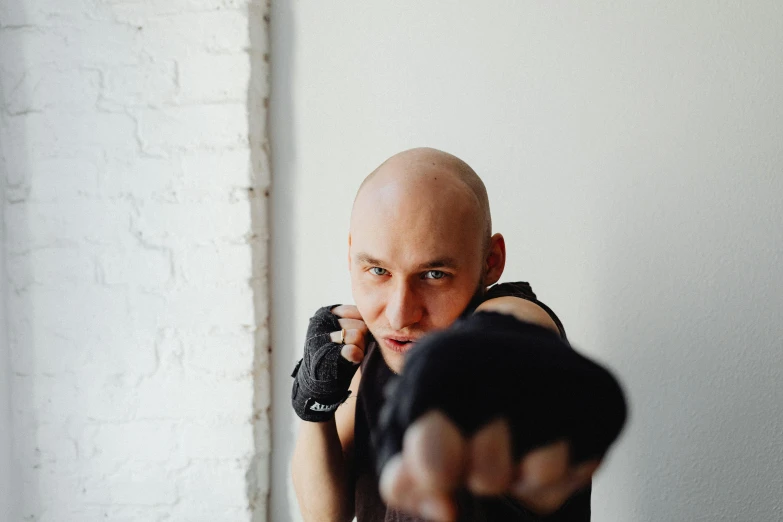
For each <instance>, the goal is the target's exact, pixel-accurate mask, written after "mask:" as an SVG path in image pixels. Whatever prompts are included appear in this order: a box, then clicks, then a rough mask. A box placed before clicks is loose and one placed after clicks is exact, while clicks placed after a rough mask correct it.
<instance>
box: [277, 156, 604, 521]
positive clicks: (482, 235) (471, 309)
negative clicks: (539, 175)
mask: <svg viewBox="0 0 783 522" xmlns="http://www.w3.org/2000/svg"><path fill="white" fill-rule="evenodd" d="M505 261H506V248H505V243H504V239H503V236H502V235H500V234H494V235H493V234H492V223H491V217H490V209H489V200H488V198H487V193H486V189H485V187H484V184H483V183H482V181H481V179H480V178H479V177H478V176H477V175H476V173H475V172H474V171H473V169H471V168H470V167H469V166H468V165H467V164H466V163H465V162H463V161H462V160H460V159H459V158H457V157H455V156H452V155H450V154H447V153H445V152H442V151H438V150H434V149H429V148H420V149H412V150H408V151H405V152H402V153H400V154H397V155H395V156H393V157H391V158H390V159H388V160H387V161H386V162H384V163H383V164H382V165H381V166H380V167H378V168H377V169H376V170H375V171H374V172H373V173H371V174H370V175H369V176H368V177H367V178H366V179H365V181H364V182H363V183H362V185H361V187H360V189H359V191H358V193H357V196H356V199H355V201H354V205H353V209H352V213H351V222H350V231H349V235H348V267H349V270H350V274H351V287H352V293H353V298H354V300H355V303H356V304H355V305H340V306H333V307H325V308H323V309H321V310H320V311H319V313H317V314H316V316H314V317H313V319H311V323H310V329H309V330H308V344H307V346H306V348H305V357H304V358H303V361H300V365H301V368H300V365H298V366H297V368H296V370H295V371H294V376H295V384H294V390H293V394H292V395H293V403H294V408H295V409H296V411H297V413H298V414H299V416H300V417H302V419H304V422H302V424H301V426H300V429H299V433H298V437H297V440H296V446H295V450H294V456H293V461H292V475H293V482H294V488H295V491H296V495H297V498H298V501H299V504H300V507H301V512H302V515H303V517H304V519H305V520H307V521H350V520H351V519H353V517H354V516H356V517H357V520H358V522H382V521H415V520H422V519H427V520H442V521H451V520H457V519H458V518H459V519H460V520H539V519H546V520H553V521H554V520H558V521H566V520H567V521H580V522H581V521H586V520H589V518H590V505H589V499H590V489H589V486H590V481H591V478H592V476H593V474H594V473H595V471H596V469H597V468H598V466H599V463H600V459H599V458H589V459H582V460H581V461H578V462H575V461H574V459H573V458H572V456H573V455H572V449H573V448H571V445H570V441H569V440H568V439H567V438H562V437H561V438H558V439H556V440H548V442H547V443H546V444H543V445H538V446H537V447H535V448H528V449H529V451H527V452H526V453H525V454H524V455H516V456H515V455H514V452H513V451H512V448H513V447H515V446H514V445H515V441H516V442H518V440H519V436H518V434H517V435H515V434H514V433H513V431H514V429H513V428H512V426H515V425H516V424H513V422H512V421H513V419H512V418H511V417H510V416H512V415H513V414H512V413H509V414H508V415H509V416H506V417H505V418H504V416H503V412H502V411H501V412H499V414H498V415H495V418H492V419H490V420H489V421H488V422H487V423H486V424H484V425H479V426H476V427H474V428H471V429H470V430H466V426H465V425H464V423H463V424H460V421H458V420H457V419H455V417H460V414H458V415H453V414H451V413H449V412H448V411H446V410H447V409H444V408H434V407H433V409H431V410H429V411H427V407H426V406H424V412H423V413H422V414H417V415H416V416H415V417H410V419H409V420H410V424H407V422H408V421H404V422H403V425H401V426H400V425H399V423H398V425H397V427H396V428H394V427H393V426H392V425H390V424H388V422H389V421H388V420H387V421H384V420H383V419H381V418H379V415H380V412H381V410H382V409H383V408H387V409H390V412H388V413H387V414H386V415H385V417H386V419H389V418H392V417H393V418H395V419H398V418H402V417H401V415H402V414H400V413H399V411H402V410H401V408H403V409H404V407H405V404H407V403H405V401H406V400H407V401H410V400H415V401H418V403H422V401H424V402H423V403H426V401H427V395H428V393H429V392H428V391H427V390H428V386H432V385H433V384H434V385H437V384H438V383H431V382H427V379H430V380H432V379H433V378H432V377H430V378H427V377H426V372H425V373H422V374H421V377H420V376H419V375H418V374H413V373H406V372H405V365H406V354H408V353H409V352H410V356H411V357H412V356H413V355H414V354H416V353H417V350H419V349H421V351H422V352H421V354H419V359H422V358H424V359H426V358H427V357H434V356H430V355H427V353H425V352H427V350H429V351H431V352H433V353H436V351H437V350H438V349H439V347H438V346H437V343H438V335H452V334H451V333H449V332H450V329H453V328H454V326H453V325H455V322H457V321H458V320H461V321H462V320H466V319H465V318H466V317H467V321H470V320H471V319H472V317H473V316H475V317H478V316H479V315H481V316H483V317H484V319H483V320H485V321H487V320H488V321H490V322H488V323H484V324H483V325H474V326H470V324H468V325H467V326H462V328H463V330H464V329H465V328H467V329H468V330H469V329H470V328H471V327H472V328H478V329H479V331H482V332H484V333H487V334H488V333H490V332H494V330H495V328H496V327H495V325H496V324H497V325H498V326H497V329H499V330H502V329H505V328H511V329H512V331H511V332H510V333H509V332H506V334H507V335H506V334H504V335H506V336H505V337H503V339H517V338H519V339H526V341H524V344H526V345H530V344H534V345H536V346H538V344H539V343H538V341H537V340H538V339H541V343H540V345H541V346H549V345H550V344H552V343H561V344H563V345H566V344H567V343H566V341H565V331H564V329H563V326H562V324H561V322H560V320H559V319H558V318H557V316H556V315H555V314H554V312H552V310H551V309H549V308H548V307H547V306H546V305H544V304H543V303H541V302H540V301H538V300H537V299H536V296H535V294H534V293H533V291H532V289H531V288H530V286H529V285H528V284H527V283H505V284H496V283H497V282H498V280H499V279H500V277H501V274H502V273H503V269H504V266H505ZM493 285H494V286H493ZM493 312H494V314H493ZM499 314H501V315H502V316H504V317H506V318H512V322H513V324H512V322H509V321H508V320H506V321H505V323H503V322H497V323H493V322H492V321H502V319H498V317H497V316H498V315H499ZM487 325H488V326H487ZM526 328H527V330H526ZM482 329H483V330H482ZM515 329H517V330H519V332H522V333H523V334H524V335H526V336H527V337H513V336H514V335H517V330H515ZM468 330H466V331H468ZM454 335H457V337H456V339H457V343H456V344H460V343H459V340H460V339H461V338H462V337H460V335H463V334H459V333H457V334H454ZM509 336H511V337H509ZM531 336H532V337H531ZM467 337H468V336H465V338H466V339H467ZM433 339H434V341H430V340H433ZM454 339H455V338H454V337H451V338H449V341H448V342H449V343H452V344H454ZM530 339H533V341H530ZM504 342H505V341H504ZM433 344H435V345H436V346H434V347H433V346H432V345H433ZM425 345H426V348H425ZM419 347H420V348H419ZM478 348H479V347H475V349H478ZM534 348H535V347H534ZM460 349H462V350H468V351H467V352H465V353H466V354H467V357H472V356H475V357H479V358H480V357H482V352H476V351H475V349H474V347H472V346H470V344H469V343H468V345H466V346H462V347H461V348H460ZM559 349H560V348H559V346H556V347H555V348H553V349H552V353H555V352H556V351H557V350H559ZM569 349H570V347H569ZM433 350H434V351H433ZM455 350H456V348H455ZM471 350H472V351H471ZM539 351H546V349H545V348H541V349H540V350H539ZM454 353H456V352H454ZM519 353H522V352H521V351H520V352H519ZM558 353H560V352H558ZM474 354H475V355H474ZM460 357H461V356H460ZM408 358H410V357H408ZM460 360H463V359H460ZM509 361H510V362H509V364H510V365H513V364H517V365H519V366H520V368H519V370H520V372H524V371H526V369H527V368H526V362H525V361H522V362H521V363H519V362H513V361H512V360H511V359H510V360H509ZM470 364H471V363H470V362H469V361H465V364H464V365H461V364H460V363H459V362H457V363H454V364H453V366H455V368H456V367H457V366H465V365H470ZM569 364H570V363H569ZM422 367H426V364H424V366H422V364H419V368H422ZM441 370H442V369H439V370H438V371H441ZM512 370H513V368H512ZM417 371H418V370H417ZM447 371H448V369H447ZM411 372H412V370H411ZM439 375H440V374H439ZM520 375H522V373H520ZM406 378H407V379H408V381H405V379H406ZM441 378H443V377H439V379H441ZM475 378H476V382H480V380H481V379H491V378H492V375H476V376H475ZM395 379H398V380H402V382H405V383H406V384H405V387H406V388H407V389H410V390H413V389H415V390H418V391H417V392H416V393H417V394H418V396H417V397H416V398H415V399H407V398H403V397H404V394H405V393H406V390H398V391H397V392H394V394H393V395H392V397H391V398H390V399H388V400H387V399H386V398H384V391H383V390H384V387H386V386H387V385H388V383H389V382H391V381H394V380H395ZM446 379H448V376H446ZM418 380H423V381H424V382H421V383H419V382H418ZM472 380H473V379H470V381H472ZM460 386H461V385H460ZM465 386H470V382H466V383H465ZM348 389H350V390H354V391H356V390H358V393H355V394H353V395H352V396H350V398H348V393H349V392H348V391H347V390H348ZM389 393H390V392H389V391H388V390H387V394H389ZM476 393H481V391H480V390H478V391H477V392H476ZM346 398H348V400H346ZM395 401H396V402H395ZM394 408H397V410H394ZM395 412H396V413H395ZM479 413H480V412H476V414H477V415H478V414H479ZM395 415H396V417H395ZM477 418H478V417H477ZM384 422H387V424H384ZM395 429H396V430H397V431H400V433H398V434H397V435H399V436H398V437H397V439H398V440H397V441H396V443H397V446H395V445H394V444H395V441H392V442H391V446H389V447H391V448H393V449H392V450H390V452H389V453H390V454H389V455H388V458H385V457H382V456H381V455H380V452H379V448H378V444H380V443H381V442H379V441H383V440H384V437H387V438H389V437H392V438H393V437H394V436H395V435H394V434H392V435H389V433H390V432H393V431H394V430H395ZM517 431H518V430H517ZM403 432H404V433H403ZM553 433H554V432H553ZM515 437H516V438H515ZM542 440H543V439H542ZM517 446H518V444H517ZM604 450H605V448H604ZM476 499H481V500H480V501H477V500H476Z"/></svg>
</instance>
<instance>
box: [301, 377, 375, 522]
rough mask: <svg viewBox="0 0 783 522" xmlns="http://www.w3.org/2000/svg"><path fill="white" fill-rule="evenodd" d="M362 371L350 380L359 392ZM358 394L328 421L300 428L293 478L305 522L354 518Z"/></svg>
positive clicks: (303, 422)
mask: <svg viewBox="0 0 783 522" xmlns="http://www.w3.org/2000/svg"><path fill="white" fill-rule="evenodd" d="M360 379H361V370H359V371H357V372H356V375H354V378H353V381H351V390H358V389H359V381H360ZM355 395H356V394H355V393H354V394H352V396H351V397H350V398H349V399H348V400H347V401H346V402H345V403H344V404H343V405H341V406H340V407H339V408H338V409H337V412H336V413H335V418H334V419H331V420H329V421H327V422H305V421H301V422H300V425H299V434H298V436H297V438H296V445H295V447H294V455H293V459H292V462H291V475H292V478H293V482H294V491H295V492H296V498H297V500H298V501H299V508H300V510H301V512H302V518H304V520H305V521H307V522H310V521H318V522H322V521H323V522H343V521H350V520H352V519H353V517H354V491H353V483H352V481H351V475H352V471H353V428H354V414H355V411H356V396H355Z"/></svg>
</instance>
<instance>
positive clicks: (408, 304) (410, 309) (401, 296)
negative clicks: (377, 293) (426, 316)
mask: <svg viewBox="0 0 783 522" xmlns="http://www.w3.org/2000/svg"><path fill="white" fill-rule="evenodd" d="M422 315H423V307H422V303H421V300H420V299H419V297H418V296H417V295H416V292H415V291H414V290H413V289H412V288H411V287H410V285H409V284H408V282H407V281H399V282H398V283H397V284H396V285H395V286H394V288H393V290H392V291H391V295H389V300H388V301H387V303H386V320H388V321H389V326H390V327H391V328H392V329H393V330H397V331H401V330H403V329H404V328H407V327H410V326H413V325H415V324H416V323H418V322H419V321H420V320H421V317H422Z"/></svg>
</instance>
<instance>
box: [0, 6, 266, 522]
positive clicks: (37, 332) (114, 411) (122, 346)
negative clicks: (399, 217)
mask: <svg viewBox="0 0 783 522" xmlns="http://www.w3.org/2000/svg"><path fill="white" fill-rule="evenodd" d="M248 4H249V7H248ZM265 9H266V7H265V4H264V3H262V2H250V1H248V0H244V1H243V0H176V1H172V2H137V1H135V0H128V1H124V0H111V1H100V2H82V1H79V0H68V1H64V0H33V1H30V0H24V1H22V0H0V84H1V85H2V94H3V96H2V98H0V111H2V113H3V118H2V122H1V123H2V124H1V125H0V164H4V165H5V170H4V177H5V178H6V181H7V183H4V185H6V184H7V187H6V190H5V191H4V193H3V197H4V200H5V212H4V218H5V226H6V243H4V247H5V248H4V251H5V254H6V255H7V263H6V268H7V272H8V292H7V305H8V307H7V312H8V331H7V334H8V340H9V341H10V354H11V365H12V371H13V373H12V377H11V384H12V409H13V416H14V424H13V428H14V429H13V453H14V459H15V460H17V461H18V462H19V469H18V470H17V471H18V472H17V473H15V474H14V475H13V476H12V477H11V479H12V481H13V483H14V484H15V486H16V487H17V489H18V490H19V491H18V495H17V496H15V501H16V503H17V504H18V506H17V507H18V517H14V522H16V521H17V520H22V519H24V520H35V521H39V522H50V521H52V522H55V521H56V522H69V521H74V522H75V521H78V522H89V521H97V520H111V521H113V522H117V521H141V520H171V521H188V522H192V521H199V520H204V521H210V522H215V521H231V522H236V521H239V520H248V521H249V520H251V519H252V520H254V521H261V520H264V519H266V504H267V501H266V498H267V497H266V493H267V490H268V471H267V468H268V464H267V462H268V453H269V448H268V446H269V426H268V416H267V409H268V403H269V393H268V389H269V377H268V371H267V360H268V346H267V342H266V337H267V336H266V324H267V320H266V313H267V312H266V300H267V299H266V238H267V233H266V223H265V195H264V194H265V191H266V189H267V186H268V175H269V172H268V168H267V160H266V157H265V153H264V139H265V125H264V121H265V109H264V105H265V103H264V96H265V95H266V89H267V85H266V69H267V66H266V64H265V63H264V60H263V55H264V52H266V36H265V35H266V25H265V24H264V22H263V15H264V10H265ZM3 274H5V270H4V271H3ZM3 279H4V280H5V275H4V276H3ZM4 282H5V281H4ZM3 297H4V298H5V297H6V294H4V296H3ZM5 336H6V331H5V329H3V336H2V337H3V338H5ZM0 357H1V358H2V359H0V362H2V363H3V364H5V359H6V353H5V348H3V350H2V351H0ZM254 377H256V379H255V380H254ZM0 384H4V383H2V380H0ZM3 389H4V388H3V387H0V390H3ZM5 399H6V396H5V393H4V392H2V391H0V401H3V400H5ZM0 412H2V414H3V417H0V421H3V420H4V416H5V414H4V410H0ZM6 442H7V440H5V439H0V445H2V447H0V450H3V451H4V450H5V449H6ZM4 463H5V460H2V461H0V470H2V473H6V472H7V468H6V467H5V466H4V465H3V464H4ZM4 483H5V482H4V481H3V482H0V485H2V484H4ZM3 520H6V519H5V518H3Z"/></svg>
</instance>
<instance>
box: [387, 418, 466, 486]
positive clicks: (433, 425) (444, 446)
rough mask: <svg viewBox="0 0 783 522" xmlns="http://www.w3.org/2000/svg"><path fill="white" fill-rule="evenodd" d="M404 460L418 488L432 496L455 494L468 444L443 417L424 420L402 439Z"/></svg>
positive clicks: (452, 424)
mask: <svg viewBox="0 0 783 522" xmlns="http://www.w3.org/2000/svg"><path fill="white" fill-rule="evenodd" d="M402 447H403V460H404V462H405V464H406V465H408V466H410V471H411V474H412V475H413V477H414V480H415V481H416V483H417V485H418V486H419V487H420V488H422V489H423V490H424V491H429V492H445V493H450V492H452V491H453V490H454V489H455V488H456V487H457V485H458V484H459V483H460V482H461V479H462V473H463V470H464V468H465V459H466V453H467V444H466V442H465V439H464V438H463V436H462V434H461V433H460V431H459V429H458V428H457V427H456V426H455V425H454V423H452V422H451V420H449V418H448V417H446V416H445V415H444V414H443V413H441V412H439V411H431V412H429V413H426V414H424V415H423V416H421V417H420V418H419V419H418V420H417V421H416V422H414V423H413V424H411V426H410V427H409V428H408V429H407V430H406V432H405V435H404V436H403V443H402Z"/></svg>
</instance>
